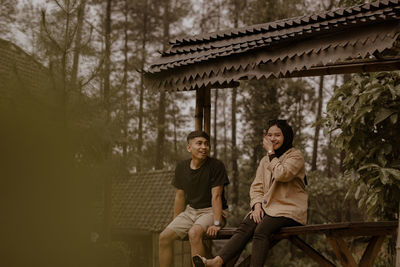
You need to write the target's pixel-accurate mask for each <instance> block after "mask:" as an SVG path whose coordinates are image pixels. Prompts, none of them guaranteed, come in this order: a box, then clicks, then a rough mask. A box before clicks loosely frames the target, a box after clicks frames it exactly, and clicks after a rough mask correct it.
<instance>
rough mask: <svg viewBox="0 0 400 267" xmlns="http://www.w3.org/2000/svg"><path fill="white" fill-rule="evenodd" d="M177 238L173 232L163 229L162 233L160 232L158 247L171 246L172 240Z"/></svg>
mask: <svg viewBox="0 0 400 267" xmlns="http://www.w3.org/2000/svg"><path fill="white" fill-rule="evenodd" d="M178 238H179V237H178V235H177V234H176V233H175V232H174V231H173V230H171V229H169V228H165V229H164V231H162V232H161V234H160V236H159V238H158V242H159V244H160V246H165V245H169V244H171V243H172V242H173V241H174V240H176V239H178Z"/></svg>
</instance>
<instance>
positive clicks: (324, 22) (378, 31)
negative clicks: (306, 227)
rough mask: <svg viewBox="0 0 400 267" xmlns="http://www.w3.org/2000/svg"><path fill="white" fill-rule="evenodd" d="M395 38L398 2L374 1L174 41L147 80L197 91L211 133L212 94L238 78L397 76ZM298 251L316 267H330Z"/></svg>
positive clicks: (343, 254) (201, 124)
mask: <svg viewBox="0 0 400 267" xmlns="http://www.w3.org/2000/svg"><path fill="white" fill-rule="evenodd" d="M399 34H400V0H383V1H377V2H373V3H370V4H362V5H358V6H353V7H349V8H341V9H337V10H334V11H328V12H322V13H318V14H313V15H308V16H301V17H296V18H290V19H284V20H279V21H274V22H270V23H265V24H259V25H254V26H248V27H243V28H238V29H231V30H226V31H220V32H214V33H210V34H203V35H197V36H193V37H186V38H180V39H176V40H174V41H172V42H171V43H170V44H171V46H170V48H169V49H168V50H167V51H166V52H164V53H163V54H162V55H161V57H159V58H158V59H157V60H156V61H154V62H153V63H152V64H151V65H150V66H149V67H148V69H147V70H146V77H147V80H148V83H149V85H150V86H152V87H153V88H157V89H159V90H169V91H174V90H178V91H181V90H196V114H195V120H196V124H195V125H196V129H197V130H200V129H204V130H205V131H206V132H208V133H210V114H211V112H210V109H211V94H210V90H211V88H231V87H235V86H238V85H239V83H240V81H242V80H254V79H256V80H259V79H269V78H287V77H305V76H321V75H330V74H345V73H359V72H376V71H392V70H399V69H400V53H399V49H400V43H399ZM392 226H394V225H392ZM329 227H331V226H325V228H329ZM388 229H389V228H388ZM301 231H303V230H302V229H301ZM329 231H331V230H330V229H329ZM380 234H382V235H384V234H385V233H384V232H382V231H380ZM335 238H336V237H335ZM378 239H379V238H378ZM378 239H376V238H375V239H372V240H371V242H370V243H369V245H368V248H367V249H366V252H365V255H366V256H365V257H366V258H365V259H364V257H363V259H362V260H361V262H360V264H359V266H371V265H369V264H372V262H373V260H374V258H375V256H376V253H377V251H379V247H380V245H381V244H382V242H383V239H382V238H380V239H379V240H380V241H379V242H378V241H377V240H378ZM332 244H333V245H332V246H333V248H334V249H335V252H337V253H336V254H337V255H338V257H339V258H340V260H341V262H342V263H343V264H344V266H357V265H356V263H355V261H354V259H352V256H351V253H349V250H348V248H346V246H345V244H344V242H342V241H341V238H340V237H337V239H335V240H334V242H333V243H332ZM297 245H298V244H297ZM298 246H299V245H298ZM302 246H303V248H302V249H303V250H304V251H305V252H306V253H307V254H309V255H310V256H311V257H313V258H314V259H315V260H317V261H318V262H319V263H320V264H321V266H333V265H332V264H331V263H330V262H329V261H327V260H326V259H324V257H321V255H318V254H319V253H317V252H315V251H313V250H312V248H310V247H309V246H308V245H307V244H303V245H302ZM300 247H301V246H300ZM372 255H374V256H372ZM397 261H400V257H399V256H398V260H397ZM397 264H398V265H399V266H400V262H398V263H397Z"/></svg>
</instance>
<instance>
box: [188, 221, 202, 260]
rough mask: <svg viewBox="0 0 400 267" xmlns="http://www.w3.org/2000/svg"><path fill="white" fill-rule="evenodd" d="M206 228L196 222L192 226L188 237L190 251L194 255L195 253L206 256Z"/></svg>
mask: <svg viewBox="0 0 400 267" xmlns="http://www.w3.org/2000/svg"><path fill="white" fill-rule="evenodd" d="M204 233H205V230H204V229H203V227H202V226H200V225H198V224H195V225H193V226H192V228H190V230H189V233H188V237H189V242H190V251H191V253H192V257H193V256H194V255H197V254H198V255H201V256H205V254H206V251H205V248H204V244H203V235H204Z"/></svg>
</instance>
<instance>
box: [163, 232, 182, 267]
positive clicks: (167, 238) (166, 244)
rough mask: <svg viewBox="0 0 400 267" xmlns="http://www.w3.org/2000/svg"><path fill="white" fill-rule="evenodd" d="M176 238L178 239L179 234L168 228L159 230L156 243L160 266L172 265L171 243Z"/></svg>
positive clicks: (167, 266) (168, 266) (172, 243)
mask: <svg viewBox="0 0 400 267" xmlns="http://www.w3.org/2000/svg"><path fill="white" fill-rule="evenodd" d="M177 239H179V236H178V235H177V234H176V233H175V231H173V230H171V229H169V228H165V229H164V231H162V232H161V234H160V238H159V243H158V246H159V248H158V257H159V262H160V267H170V266H172V257H173V245H174V241H175V240H177Z"/></svg>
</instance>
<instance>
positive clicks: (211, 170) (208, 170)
mask: <svg viewBox="0 0 400 267" xmlns="http://www.w3.org/2000/svg"><path fill="white" fill-rule="evenodd" d="M190 161H191V159H188V160H184V161H181V162H180V163H178V165H177V166H176V169H175V177H174V179H173V180H172V185H173V186H175V187H176V188H177V189H181V190H183V191H184V192H185V197H186V201H187V204H189V205H190V206H191V207H192V208H195V209H202V208H208V207H211V188H213V187H215V186H219V185H224V188H225V185H227V184H229V179H228V175H227V174H226V170H225V166H224V164H223V163H222V162H221V161H219V160H217V159H214V158H209V157H207V159H206V162H204V163H203V165H201V167H200V168H198V169H197V170H193V169H191V168H190ZM221 199H222V208H223V209H226V208H227V207H228V205H227V203H226V199H225V193H224V190H223V191H222V197H221Z"/></svg>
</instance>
